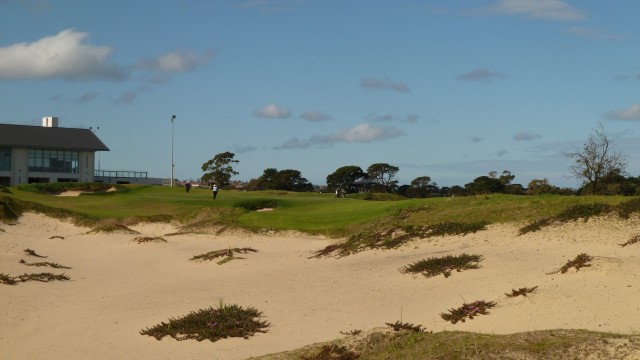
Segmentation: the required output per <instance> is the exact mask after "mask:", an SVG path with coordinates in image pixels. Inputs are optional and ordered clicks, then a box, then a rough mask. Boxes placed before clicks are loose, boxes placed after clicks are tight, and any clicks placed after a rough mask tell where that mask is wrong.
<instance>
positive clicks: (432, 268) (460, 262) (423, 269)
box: [400, 254, 483, 278]
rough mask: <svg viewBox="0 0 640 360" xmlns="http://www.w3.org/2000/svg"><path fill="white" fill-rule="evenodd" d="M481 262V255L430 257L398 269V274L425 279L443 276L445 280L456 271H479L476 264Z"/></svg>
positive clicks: (478, 266)
mask: <svg viewBox="0 0 640 360" xmlns="http://www.w3.org/2000/svg"><path fill="white" fill-rule="evenodd" d="M482 260H483V257H482V255H477V254H473V255H468V254H461V255H458V256H453V255H447V256H444V257H440V258H437V257H432V258H429V259H426V260H420V261H417V262H415V263H413V264H410V265H407V266H405V267H403V268H401V269H400V272H401V273H403V274H405V273H413V274H420V273H421V274H422V275H424V276H425V277H428V278H429V277H434V276H437V275H440V274H442V275H444V277H445V278H448V277H449V276H451V272H452V271H453V270H456V271H458V272H460V271H462V270H468V269H479V268H480V265H478V263H479V262H480V261H482Z"/></svg>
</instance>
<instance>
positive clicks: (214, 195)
mask: <svg viewBox="0 0 640 360" xmlns="http://www.w3.org/2000/svg"><path fill="white" fill-rule="evenodd" d="M212 189H213V200H215V199H216V197H217V196H218V186H217V185H216V184H213V188H212Z"/></svg>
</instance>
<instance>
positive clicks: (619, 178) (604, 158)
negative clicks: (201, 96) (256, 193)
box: [201, 124, 640, 198]
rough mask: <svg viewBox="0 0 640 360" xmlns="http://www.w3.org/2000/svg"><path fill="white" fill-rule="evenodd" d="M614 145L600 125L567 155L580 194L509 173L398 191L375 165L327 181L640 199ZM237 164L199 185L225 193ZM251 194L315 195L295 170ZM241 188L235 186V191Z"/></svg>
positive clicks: (425, 180)
mask: <svg viewBox="0 0 640 360" xmlns="http://www.w3.org/2000/svg"><path fill="white" fill-rule="evenodd" d="M612 144H613V141H612V139H611V138H610V137H609V135H608V134H607V133H606V132H605V131H604V128H603V126H602V124H599V127H598V128H597V129H595V130H594V131H593V133H592V134H591V136H590V137H589V138H588V139H587V140H586V141H585V143H584V144H583V146H582V148H580V149H578V150H576V151H574V152H570V153H568V154H565V156H566V157H567V158H569V159H570V160H571V165H570V166H569V167H568V170H569V172H570V173H571V175H572V176H573V177H575V178H577V179H579V180H581V181H582V182H581V186H580V187H579V188H578V189H572V188H560V187H557V186H554V185H552V184H550V183H549V180H548V179H547V178H543V179H534V180H531V181H530V182H529V183H528V184H527V186H526V187H525V186H523V185H521V184H517V183H514V182H513V180H514V179H515V175H513V174H512V173H511V172H510V171H508V170H503V171H502V173H500V174H498V172H496V171H490V172H489V173H488V174H487V175H484V176H479V177H477V178H475V179H474V180H473V181H472V182H469V183H467V184H464V185H463V186H461V185H455V186H451V187H439V186H438V184H437V183H436V182H434V181H432V179H431V177H429V176H419V177H417V178H415V179H413V180H412V181H411V183H410V184H407V185H401V186H398V179H397V176H396V175H397V173H398V171H399V170H400V169H399V168H398V167H397V166H394V165H391V164H387V163H374V164H372V165H370V166H369V167H368V168H367V169H366V171H365V170H363V169H362V168H360V167H359V166H356V165H348V166H342V167H340V168H338V169H336V170H335V171H334V172H333V173H331V174H329V175H327V178H326V191H329V192H334V191H335V192H336V194H338V193H341V194H343V193H346V194H349V193H357V192H378V193H395V194H398V195H401V196H404V197H409V198H425V197H435V196H468V195H477V194H495V193H503V194H513V195H542V194H561V195H596V194H598V195H640V176H638V177H632V176H627V173H626V167H627V164H628V162H627V159H626V156H625V155H624V154H622V153H620V152H617V151H615V150H613V147H612ZM238 162H239V160H236V159H235V154H234V153H232V152H228V151H227V152H223V153H220V154H217V155H215V156H214V158H213V159H211V160H209V161H207V162H205V163H204V164H202V171H203V172H205V174H204V175H203V176H202V178H201V181H202V182H203V183H208V184H210V185H213V184H217V185H218V186H221V187H224V186H228V185H230V184H231V178H232V176H233V175H238V172H237V171H235V170H234V166H235V165H237V164H238ZM236 185H239V186H240V187H242V188H245V189H247V190H284V191H314V190H318V189H319V187H318V186H314V185H313V184H312V183H311V182H309V181H308V180H307V179H306V178H304V177H303V176H302V173H301V172H300V171H298V170H294V169H286V170H278V169H275V168H267V169H265V170H264V172H263V174H262V175H261V176H259V177H258V178H256V179H251V180H249V181H248V182H246V183H242V182H236ZM236 187H237V186H236Z"/></svg>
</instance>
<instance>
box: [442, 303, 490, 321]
mask: <svg viewBox="0 0 640 360" xmlns="http://www.w3.org/2000/svg"><path fill="white" fill-rule="evenodd" d="M495 306H496V302H495V301H484V300H476V301H474V302H472V303H470V304H467V303H464V304H462V306H460V307H459V308H457V309H450V310H449V312H448V313H442V314H440V317H441V318H442V319H443V320H445V321H450V322H451V323H452V324H456V323H457V322H458V321H461V322H465V320H466V319H469V320H472V319H473V318H474V317H475V316H477V315H488V314H489V311H488V309H490V308H493V307H495Z"/></svg>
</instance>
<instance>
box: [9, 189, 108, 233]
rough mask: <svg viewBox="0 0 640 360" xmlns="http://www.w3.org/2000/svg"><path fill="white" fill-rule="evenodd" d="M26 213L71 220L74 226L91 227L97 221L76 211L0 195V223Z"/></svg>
mask: <svg viewBox="0 0 640 360" xmlns="http://www.w3.org/2000/svg"><path fill="white" fill-rule="evenodd" d="M27 211H33V212H36V213H39V214H44V215H47V216H49V217H52V218H55V219H59V220H67V219H72V220H73V222H74V223H75V224H77V225H80V226H91V225H92V224H95V223H96V222H97V221H98V218H96V217H93V216H90V215H87V214H83V213H79V212H77V211H72V210H66V209H62V208H54V207H50V206H46V205H42V204H40V203H37V202H33V201H25V200H20V199H17V198H15V197H13V196H3V195H1V194H0V221H13V220H16V219H18V218H19V217H20V216H21V215H22V214H23V213H25V212H27Z"/></svg>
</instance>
